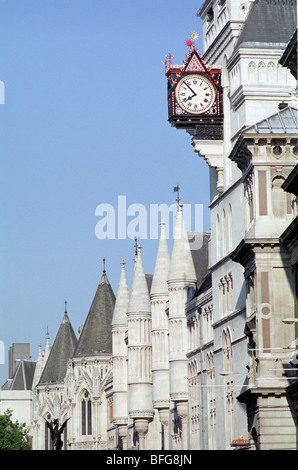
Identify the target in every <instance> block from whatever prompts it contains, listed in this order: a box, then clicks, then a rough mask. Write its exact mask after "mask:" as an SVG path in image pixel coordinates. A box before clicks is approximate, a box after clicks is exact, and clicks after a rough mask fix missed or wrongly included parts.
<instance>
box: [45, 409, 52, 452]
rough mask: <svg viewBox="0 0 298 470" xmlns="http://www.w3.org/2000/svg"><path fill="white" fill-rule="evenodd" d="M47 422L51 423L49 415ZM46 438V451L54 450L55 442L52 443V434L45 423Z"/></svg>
mask: <svg viewBox="0 0 298 470" xmlns="http://www.w3.org/2000/svg"><path fill="white" fill-rule="evenodd" d="M46 419H47V421H49V422H51V415H50V414H48V415H47V418H46ZM44 431H45V433H44V438H45V446H44V448H45V450H53V442H52V439H51V432H50V429H49V427H48V425H47V423H46V422H45V423H44Z"/></svg>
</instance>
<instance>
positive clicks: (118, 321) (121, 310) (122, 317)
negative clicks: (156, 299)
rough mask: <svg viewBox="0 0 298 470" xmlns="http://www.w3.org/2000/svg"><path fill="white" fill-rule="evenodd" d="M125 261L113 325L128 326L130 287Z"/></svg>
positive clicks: (122, 267) (122, 266)
mask: <svg viewBox="0 0 298 470" xmlns="http://www.w3.org/2000/svg"><path fill="white" fill-rule="evenodd" d="M124 266H125V262H124V260H122V262H121V274H120V280H119V285H118V292H117V299H116V302H115V308H114V313H113V319H112V326H113V327H117V326H127V315H126V314H127V308H128V302H129V288H128V285H127V279H126V274H125V268H124Z"/></svg>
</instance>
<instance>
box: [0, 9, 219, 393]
mask: <svg viewBox="0 0 298 470" xmlns="http://www.w3.org/2000/svg"><path fill="white" fill-rule="evenodd" d="M202 3H203V2H202V0H201V1H194V0H187V1H184V2H181V0H162V1H160V0H150V1H147V2H141V1H140V0H125V1H124V0H114V1H111V0H110V1H107V0H97V1H95V0H43V1H40V0H26V2H24V1H23V0H1V1H0V58H1V59H0V80H2V81H3V82H4V85H5V104H3V105H0V152H1V157H0V165H1V168H0V191H1V206H0V210H1V225H0V227H1V228H0V276H1V278H0V283H1V298H0V301H1V306H0V340H1V341H2V342H3V343H4V345H5V350H6V358H5V364H0V379H1V385H2V383H3V382H4V380H5V379H6V377H7V370H8V369H7V367H8V366H7V350H8V348H9V347H10V345H11V344H12V343H13V342H29V343H30V344H31V354H32V356H33V359H36V357H37V352H38V345H39V343H40V342H41V343H42V346H43V347H44V344H45V335H46V330H47V327H48V329H49V334H50V340H51V343H53V341H54V339H55V335H56V333H57V330H58V328H59V325H60V323H61V320H62V317H63V312H64V301H65V300H67V302H68V314H69V317H70V320H71V322H72V325H73V327H74V330H75V331H76V332H77V329H78V327H79V326H80V325H81V324H83V323H84V321H85V318H86V316H87V314H88V310H89V308H90V305H91V302H92V299H93V296H94V293H95V291H96V288H97V285H98V282H99V280H100V277H101V274H102V258H103V257H105V258H106V270H107V275H108V277H109V280H110V282H111V284H112V287H113V289H114V292H115V294H116V292H117V288H118V281H119V275H120V262H121V259H122V258H124V259H125V261H126V263H127V265H126V270H127V276H128V280H129V283H130V282H131V272H132V266H133V255H134V242H133V240H131V239H129V238H126V239H123V240H120V239H118V238H117V237H116V238H115V239H105V240H99V239H98V238H97V237H96V234H95V227H96V224H97V222H98V217H96V215H95V211H96V207H97V206H98V205H100V204H110V205H112V206H113V207H114V208H115V211H116V213H117V202H118V196H125V197H126V202H127V206H130V205H131V204H136V203H138V204H141V205H143V206H144V207H145V208H147V210H148V214H149V208H150V205H151V204H161V203H164V204H168V205H171V204H173V203H175V198H176V194H175V193H174V192H173V186H175V185H176V184H177V183H179V185H180V188H181V191H180V195H181V199H182V201H183V203H186V204H191V205H194V204H203V211H204V212H203V214H204V227H203V228H204V230H205V231H209V229H210V227H209V209H208V203H209V177H208V167H207V164H206V163H205V161H204V160H203V159H202V158H199V157H198V156H197V155H196V154H195V153H194V151H193V148H192V146H191V138H190V136H189V135H188V134H187V133H186V132H185V131H182V130H180V131H178V130H176V129H174V128H171V126H170V125H169V123H168V122H167V119H168V115H167V96H166V79H165V76H164V66H163V64H162V61H163V60H164V58H165V56H166V55H167V54H168V53H169V52H171V53H172V54H173V55H174V56H175V57H174V60H173V62H174V63H179V64H181V63H182V61H183V60H184V58H185V54H186V53H187V52H188V49H187V47H186V45H185V41H186V40H187V39H188V38H189V35H190V34H191V33H192V32H194V31H196V32H198V34H199V36H200V38H199V40H198V41H197V47H198V49H199V51H200V53H202V37H201V22H200V19H199V18H198V17H197V16H196V13H197V11H198V10H199V8H200V6H201V4H202ZM148 237H149V233H148ZM141 244H142V246H143V249H142V257H143V263H144V267H145V271H146V272H148V273H152V272H153V270H154V264H155V256H156V251H157V246H158V240H150V239H149V238H147V239H144V240H141ZM169 246H170V248H171V241H169Z"/></svg>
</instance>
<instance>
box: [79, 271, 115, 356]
mask: <svg viewBox="0 0 298 470" xmlns="http://www.w3.org/2000/svg"><path fill="white" fill-rule="evenodd" d="M115 301H116V299H115V294H114V292H113V289H112V287H111V285H110V283H109V280H108V277H107V275H106V272H105V271H104V272H103V274H102V277H101V280H100V283H99V285H98V288H97V290H96V293H95V296H94V299H93V302H92V304H91V307H90V310H89V313H88V316H87V318H86V321H85V324H84V326H83V329H82V332H81V334H80V337H79V342H78V345H77V348H76V350H75V352H74V356H87V355H97V354H101V353H104V354H111V353H112V318H113V312H114V307H115Z"/></svg>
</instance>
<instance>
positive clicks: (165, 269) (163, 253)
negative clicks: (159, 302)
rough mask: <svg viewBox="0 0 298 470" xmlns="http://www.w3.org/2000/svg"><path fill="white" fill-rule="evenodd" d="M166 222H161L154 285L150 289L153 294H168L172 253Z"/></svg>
mask: <svg viewBox="0 0 298 470" xmlns="http://www.w3.org/2000/svg"><path fill="white" fill-rule="evenodd" d="M164 225H165V224H164V223H163V222H162V223H161V231H160V239H159V244H158V250H157V256H156V262H155V268H154V274H153V279H152V285H151V289H150V294H151V295H157V294H162V295H163V294H168V283H167V280H168V273H169V269H170V262H171V258H170V253H169V249H168V243H167V238H166V233H165V228H164Z"/></svg>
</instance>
